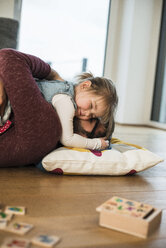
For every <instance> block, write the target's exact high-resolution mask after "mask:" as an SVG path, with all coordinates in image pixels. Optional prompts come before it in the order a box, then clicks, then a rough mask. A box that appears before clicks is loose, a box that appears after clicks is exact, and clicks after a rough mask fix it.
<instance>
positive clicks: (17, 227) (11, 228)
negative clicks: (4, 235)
mask: <svg viewBox="0 0 166 248" xmlns="http://www.w3.org/2000/svg"><path fill="white" fill-rule="evenodd" d="M32 228H33V225H32V224H28V223H23V222H13V223H10V224H9V225H8V226H7V227H6V228H5V229H4V231H7V232H12V233H16V234H20V235H24V234H26V233H27V232H29V231H30V230H31V229H32Z"/></svg>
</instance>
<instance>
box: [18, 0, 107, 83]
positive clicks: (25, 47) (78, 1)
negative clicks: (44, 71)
mask: <svg viewBox="0 0 166 248" xmlns="http://www.w3.org/2000/svg"><path fill="white" fill-rule="evenodd" d="M108 12H109V0H70V1H68V0H49V1H46V0H35V1H34V0H23V1H22V13H21V25H20V34H19V46H18V50H20V51H22V52H26V53H30V54H34V55H36V56H38V57H40V58H42V59H43V60H44V61H46V62H49V63H50V64H51V66H52V67H53V68H54V69H55V70H57V71H58V72H59V73H60V75H61V76H62V77H63V78H65V79H67V80H69V79H72V78H73V77H74V76H75V75H76V74H78V73H80V72H81V71H85V70H86V71H91V72H92V73H93V74H95V75H96V76H101V75H102V73H103V64H104V53H105V42H106V33H107V19H108Z"/></svg>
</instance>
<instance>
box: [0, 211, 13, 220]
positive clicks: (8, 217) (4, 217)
mask: <svg viewBox="0 0 166 248" xmlns="http://www.w3.org/2000/svg"><path fill="white" fill-rule="evenodd" d="M12 216H13V214H7V213H5V212H3V211H0V220H11V218H12Z"/></svg>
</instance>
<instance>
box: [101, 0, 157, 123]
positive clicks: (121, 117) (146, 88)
mask: <svg viewBox="0 0 166 248" xmlns="http://www.w3.org/2000/svg"><path fill="white" fill-rule="evenodd" d="M161 10H162V0H146V1H145V0H112V1H111V12H110V20H109V33H108V42H107V48H106V49H107V50H106V62H105V73H104V74H105V76H106V77H109V78H111V79H112V80H113V81H114V82H115V83H116V87H117V91H118V95H119V106H118V111H117V115H116V122H118V123H124V124H147V123H148V122H149V120H150V114H151V103H152V97H153V86H154V77H155V67H156V59H157V50H158V40H159V30H160V20H161Z"/></svg>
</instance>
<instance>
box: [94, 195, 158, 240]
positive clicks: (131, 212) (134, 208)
mask: <svg viewBox="0 0 166 248" xmlns="http://www.w3.org/2000/svg"><path fill="white" fill-rule="evenodd" d="M96 210H97V211H98V212H100V217H99V225H100V226H103V227H107V228H111V229H114V230H117V231H121V232H125V233H128V234H132V235H135V236H138V237H141V238H147V237H148V235H150V234H151V233H152V232H153V231H154V230H155V229H156V228H157V226H159V224H160V221H161V210H160V209H157V208H155V207H153V206H151V205H148V204H144V203H142V202H136V201H132V200H128V199H125V198H121V197H117V196H114V197H112V198H111V199H109V200H108V201H106V202H105V203H103V204H102V205H100V206H99V207H97V209H96Z"/></svg>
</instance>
